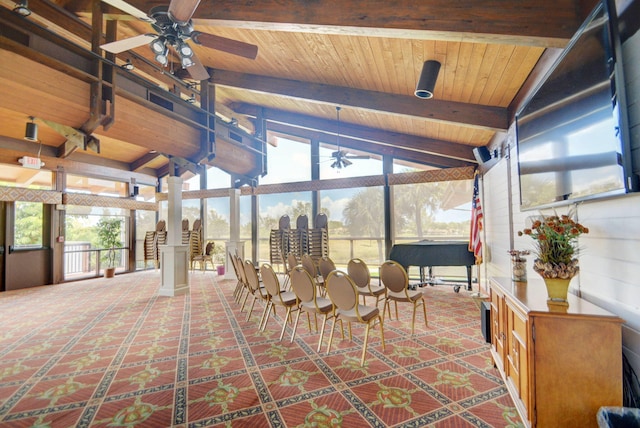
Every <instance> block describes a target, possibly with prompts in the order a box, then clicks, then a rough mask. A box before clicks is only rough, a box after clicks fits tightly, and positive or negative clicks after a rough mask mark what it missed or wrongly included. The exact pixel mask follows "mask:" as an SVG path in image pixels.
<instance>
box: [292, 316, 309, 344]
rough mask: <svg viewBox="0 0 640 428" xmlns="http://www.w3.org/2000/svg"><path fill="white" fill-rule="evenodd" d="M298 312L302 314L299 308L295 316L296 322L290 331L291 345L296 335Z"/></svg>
mask: <svg viewBox="0 0 640 428" xmlns="http://www.w3.org/2000/svg"><path fill="white" fill-rule="evenodd" d="M300 312H302V310H300V308H298V313H297V314H296V320H295V321H294V323H293V328H292V329H291V330H292V331H291V343H293V338H294V337H295V335H296V329H297V328H298V320H299V319H300ZM307 315H309V313H308V312H307Z"/></svg>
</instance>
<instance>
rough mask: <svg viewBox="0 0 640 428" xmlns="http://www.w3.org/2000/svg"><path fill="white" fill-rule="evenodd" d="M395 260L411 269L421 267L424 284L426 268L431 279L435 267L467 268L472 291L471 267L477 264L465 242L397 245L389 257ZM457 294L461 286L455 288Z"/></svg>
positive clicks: (423, 242) (426, 241)
mask: <svg viewBox="0 0 640 428" xmlns="http://www.w3.org/2000/svg"><path fill="white" fill-rule="evenodd" d="M389 258H390V259H391V260H394V261H396V262H398V263H400V264H401V265H402V266H404V268H405V269H409V266H418V267H420V277H421V278H420V280H421V281H423V282H424V280H425V278H424V267H428V268H429V278H430V279H431V278H433V277H432V272H431V268H432V267H433V266H466V268H467V290H471V266H473V265H475V264H476V260H475V257H474V255H473V252H471V251H469V243H468V242H465V241H432V240H427V239H425V240H423V241H418V242H410V243H406V244H396V245H394V246H393V247H392V248H391V254H390V255H389ZM453 289H454V291H455V292H456V293H457V292H458V291H460V286H459V285H456V286H454V287H453Z"/></svg>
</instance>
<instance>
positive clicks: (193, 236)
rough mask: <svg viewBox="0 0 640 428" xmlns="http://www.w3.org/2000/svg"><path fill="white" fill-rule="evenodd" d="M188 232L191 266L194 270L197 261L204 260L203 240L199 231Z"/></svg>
mask: <svg viewBox="0 0 640 428" xmlns="http://www.w3.org/2000/svg"><path fill="white" fill-rule="evenodd" d="M183 233H184V232H183ZM186 233H187V234H188V235H189V240H188V244H189V268H190V269H191V270H192V271H193V270H194V266H195V264H196V262H197V261H202V254H203V253H202V241H200V234H199V233H195V232H189V231H187V232H186ZM201 266H202V265H201Z"/></svg>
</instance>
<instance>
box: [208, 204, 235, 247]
mask: <svg viewBox="0 0 640 428" xmlns="http://www.w3.org/2000/svg"><path fill="white" fill-rule="evenodd" d="M229 220H230V213H229V198H228V197H227V198H209V199H207V223H206V224H207V236H206V237H205V239H206V240H213V241H215V242H216V245H218V244H220V245H224V241H226V240H228V239H229V238H230V222H229Z"/></svg>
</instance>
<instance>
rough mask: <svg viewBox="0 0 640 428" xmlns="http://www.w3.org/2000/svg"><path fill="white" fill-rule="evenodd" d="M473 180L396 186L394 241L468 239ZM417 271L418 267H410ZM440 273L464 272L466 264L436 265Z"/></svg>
mask: <svg viewBox="0 0 640 428" xmlns="http://www.w3.org/2000/svg"><path fill="white" fill-rule="evenodd" d="M472 194H473V181H472V180H461V181H450V182H436V183H418V184H405V185H397V186H393V201H392V207H393V210H394V216H393V218H394V224H393V228H394V243H402V242H413V241H419V240H423V239H431V240H443V241H444V240H450V241H467V240H468V239H469V222H470V219H471V198H472ZM411 269H412V270H413V272H410V274H411V275H417V272H416V270H417V268H415V267H412V268H411ZM434 275H437V276H463V275H466V273H465V271H464V268H460V267H435V268H434Z"/></svg>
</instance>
